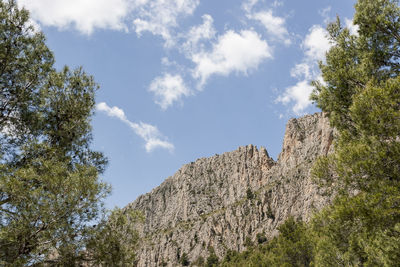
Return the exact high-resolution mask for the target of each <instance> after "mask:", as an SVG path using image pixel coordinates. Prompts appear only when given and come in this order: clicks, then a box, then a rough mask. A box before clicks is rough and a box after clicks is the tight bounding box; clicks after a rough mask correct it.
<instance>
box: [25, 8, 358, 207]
mask: <svg viewBox="0 0 400 267" xmlns="http://www.w3.org/2000/svg"><path fill="white" fill-rule="evenodd" d="M18 3H19V4H20V5H23V6H25V7H26V8H27V9H28V10H30V12H31V17H32V23H33V24H34V25H35V26H36V27H37V29H40V30H42V31H43V32H44V33H45V35H46V36H47V44H48V46H49V47H50V48H51V49H52V50H53V51H54V53H55V57H56V65H57V67H59V68H60V67H62V66H64V65H69V66H71V67H77V66H83V67H84V69H85V71H86V72H87V73H89V74H91V75H93V76H94V78H95V80H96V81H97V83H99V85H100V87H101V89H100V90H99V92H98V94H97V103H98V104H97V110H96V114H95V117H94V118H93V132H94V142H93V146H94V148H95V149H96V150H100V151H102V152H104V153H105V155H106V156H107V157H108V158H109V161H110V163H109V166H108V169H107V171H106V173H105V174H104V177H103V178H104V180H106V181H107V182H109V183H111V185H112V186H113V193H112V195H111V196H110V197H109V198H108V199H107V200H106V203H107V206H108V207H110V208H111V207H113V206H119V207H122V206H125V205H126V204H128V203H129V202H132V201H133V200H135V199H136V197H137V196H139V195H140V194H143V193H146V192H149V191H150V190H151V189H152V188H154V187H155V186H157V185H159V184H160V183H161V182H162V181H163V180H164V179H165V178H167V177H169V176H171V175H172V174H174V173H175V172H176V171H177V170H178V169H179V168H180V167H181V166H182V165H183V164H186V163H189V162H191V161H195V160H196V159H197V158H200V157H208V156H212V155H214V154H221V153H223V152H226V151H232V150H235V149H236V148H237V147H238V146H243V145H248V144H254V145H257V146H259V147H260V146H264V147H266V148H267V150H268V152H269V154H270V156H272V157H273V158H274V159H276V158H277V155H278V153H279V152H280V150H281V143H282V138H283V134H284V130H285V124H286V122H287V120H288V119H289V118H291V117H298V116H301V115H303V114H306V113H313V112H316V111H318V109H316V108H315V107H314V106H313V105H312V104H311V102H310V101H309V100H308V96H309V94H310V92H311V90H312V87H311V86H310V81H312V80H320V79H321V78H320V73H319V70H318V66H317V62H318V61H319V60H323V58H324V54H325V52H326V51H327V49H329V47H330V46H331V43H330V42H329V40H327V38H326V31H325V27H326V23H327V22H329V21H332V20H334V19H335V16H336V15H339V16H340V18H341V19H342V22H343V24H344V25H346V26H347V27H349V28H350V30H351V32H352V33H353V34H357V28H356V27H355V26H354V25H353V24H352V17H353V14H354V9H353V5H354V3H355V1H351V0H336V1H328V0H306V1H295V0H291V1H289V0H286V1H285V0H275V1H274V0H264V1H263V0H229V1H228V0H217V1H215V0H214V1H211V0H204V1H203V0H152V1H151V0H18Z"/></svg>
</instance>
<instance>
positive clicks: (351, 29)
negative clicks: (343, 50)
mask: <svg viewBox="0 0 400 267" xmlns="http://www.w3.org/2000/svg"><path fill="white" fill-rule="evenodd" d="M344 24H345V25H346V27H347V28H348V29H349V32H350V34H351V35H356V36H358V30H359V29H360V27H359V26H358V25H355V24H354V23H353V20H352V19H348V18H345V19H344Z"/></svg>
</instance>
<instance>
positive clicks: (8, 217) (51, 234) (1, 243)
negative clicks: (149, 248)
mask: <svg viewBox="0 0 400 267" xmlns="http://www.w3.org/2000/svg"><path fill="white" fill-rule="evenodd" d="M97 89H98V86H97V84H96V83H95V82H94V80H93V78H92V77H91V76H89V75H87V74H86V73H85V72H84V71H83V70H82V68H77V69H75V70H70V69H69V68H68V67H64V68H63V69H62V70H61V71H57V70H55V68H54V57H53V54H52V52H51V51H50V50H49V49H48V47H47V46H46V44H45V37H44V36H43V34H42V33H40V32H35V30H34V28H33V27H32V26H30V25H29V14H28V12H27V11H26V10H24V9H19V8H18V6H17V4H16V1H15V0H8V1H6V0H4V1H3V0H0V265H1V266H22V265H24V266H33V265H39V264H43V263H49V264H52V265H62V266H64V265H74V263H76V262H78V261H90V262H102V263H105V264H107V262H108V261H109V260H110V259H107V258H105V257H100V256H99V253H98V251H104V250H106V249H107V248H108V249H110V247H109V246H110V245H113V249H116V250H115V251H114V252H113V256H116V257H117V258H118V259H121V261H120V262H122V260H124V259H129V260H130V262H132V261H131V259H132V256H133V252H132V251H133V250H132V249H131V248H133V247H134V245H135V244H136V240H137V238H136V235H135V233H134V232H132V231H130V230H127V229H126V227H125V226H126V224H127V219H122V217H123V215H126V214H123V212H122V211H120V210H115V211H113V212H112V213H111V217H110V220H109V222H107V218H106V216H105V213H104V212H105V211H104V209H103V207H102V199H103V198H104V197H105V196H106V195H107V194H108V193H109V186H108V185H107V184H105V183H104V182H102V181H101V180H100V179H99V175H100V174H101V173H102V172H103V171H104V168H105V166H106V163H107V160H106V158H105V157H104V156H103V155H102V154H101V153H99V152H97V151H93V150H92V149H91V148H90V143H91V139H92V136H91V126H90V119H91V116H92V114H93V109H94V105H95V101H94V98H95V92H96V90H97ZM137 217H138V216H137V214H131V217H130V219H135V218H137ZM124 218H125V217H124ZM93 223H97V226H93ZM109 229H123V231H122V233H124V234H123V235H122V234H121V236H120V235H118V234H113V233H114V232H111V233H110V232H108V231H107V230H109ZM121 240H123V241H124V240H127V241H129V243H124V242H120V241H121ZM116 241H118V242H116ZM124 246H126V247H124ZM118 253H119V254H118ZM115 254H118V255H115Z"/></svg>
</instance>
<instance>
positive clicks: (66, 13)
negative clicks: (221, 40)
mask: <svg viewBox="0 0 400 267" xmlns="http://www.w3.org/2000/svg"><path fill="white" fill-rule="evenodd" d="M17 1H18V4H20V5H21V6H24V7H26V8H27V9H28V10H29V11H30V12H31V16H32V18H33V19H34V20H35V21H37V22H40V23H41V24H43V25H46V26H55V27H57V28H59V29H67V28H74V29H76V30H78V31H79V32H81V33H83V34H88V35H90V34H92V33H93V31H94V30H95V29H112V30H126V31H127V30H129V29H130V28H133V30H134V31H135V32H136V33H137V34H138V35H140V34H141V33H143V32H146V31H147V32H150V33H152V34H154V35H159V36H161V37H162V38H163V39H164V40H165V44H166V46H170V45H172V44H173V43H174V38H173V35H172V34H171V31H172V30H173V29H174V28H175V27H177V26H178V25H179V23H178V20H179V18H180V17H184V16H187V15H191V14H192V13H193V11H194V10H195V9H196V7H197V6H198V5H199V0H180V1H175V0H151V1H150V0H69V1H65V0H35V1H32V0H17Z"/></svg>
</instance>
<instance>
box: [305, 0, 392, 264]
mask: <svg viewBox="0 0 400 267" xmlns="http://www.w3.org/2000/svg"><path fill="white" fill-rule="evenodd" d="M399 16H400V7H399V3H398V1H395V0H392V1H390V0H378V1H376V0H375V1H372V0H360V1H358V3H357V4H356V14H355V18H354V21H355V23H356V24H358V25H359V27H360V30H359V36H350V35H349V34H348V32H347V31H346V30H345V29H341V28H340V22H339V21H338V22H337V23H336V24H333V25H331V26H330V33H331V38H332V39H333V40H334V41H335V42H336V43H335V46H334V47H333V48H332V49H331V50H330V51H329V52H328V54H327V62H326V64H321V70H322V73H323V76H324V79H325V81H326V82H327V85H326V86H321V85H318V86H319V87H318V86H317V90H316V91H315V92H314V96H313V98H314V100H316V101H317V103H318V105H319V106H320V107H321V108H322V109H323V111H326V112H327V113H328V115H329V116H330V120H331V123H332V125H334V126H335V127H336V128H337V129H338V132H339V138H338V140H337V142H336V144H335V152H334V154H332V155H330V156H327V157H323V158H320V159H319V160H318V162H317V163H316V165H315V166H314V169H313V172H312V173H313V175H314V177H316V180H317V181H319V183H320V185H321V186H323V187H327V186H329V187H331V189H334V190H336V191H337V192H338V196H337V198H336V200H335V202H334V203H333V205H332V206H330V207H327V208H326V209H325V210H323V211H322V212H321V213H320V214H318V215H317V216H316V217H315V218H314V220H313V231H314V234H315V235H316V236H318V238H317V239H316V250H315V255H316V256H315V264H316V265H317V266H396V265H398V263H399V262H400V254H399V247H400V239H399V231H398V229H399V223H400V216H399V215H400V206H399V203H400V202H399V201H400V142H399V133H400V91H399V90H400V89H399V88H400V78H399V77H398V74H399V64H400V63H399V62H400V61H399V56H400V50H399V49H400V46H399V42H400V36H399V29H400V21H399Z"/></svg>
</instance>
